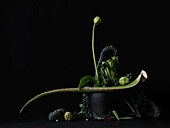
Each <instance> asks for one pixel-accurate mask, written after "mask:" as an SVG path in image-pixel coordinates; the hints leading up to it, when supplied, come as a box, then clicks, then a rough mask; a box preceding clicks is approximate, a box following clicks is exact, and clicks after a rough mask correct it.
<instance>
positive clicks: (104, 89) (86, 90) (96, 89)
mask: <svg viewBox="0 0 170 128" xmlns="http://www.w3.org/2000/svg"><path fill="white" fill-rule="evenodd" d="M142 77H143V78H144V79H147V73H146V72H145V71H144V70H142V71H141V72H140V74H139V76H138V77H137V78H136V79H135V80H134V81H132V82H131V83H130V84H128V85H124V86H115V87H88V88H81V89H78V88H63V89H55V90H50V91H47V92H44V93H40V94H38V95H37V96H35V97H33V98H32V99H30V100H29V101H28V102H27V103H26V104H25V105H24V106H23V107H22V108H21V110H20V113H22V111H23V110H24V109H25V108H26V107H27V106H28V105H29V104H30V103H32V102H33V101H35V100H37V99H39V98H41V97H44V96H47V95H50V94H54V93H63V92H67V93H68V92H78V93H95V92H113V91H116V90H121V89H128V88H132V87H134V86H136V85H137V84H138V83H139V82H140V80H141V78H142Z"/></svg>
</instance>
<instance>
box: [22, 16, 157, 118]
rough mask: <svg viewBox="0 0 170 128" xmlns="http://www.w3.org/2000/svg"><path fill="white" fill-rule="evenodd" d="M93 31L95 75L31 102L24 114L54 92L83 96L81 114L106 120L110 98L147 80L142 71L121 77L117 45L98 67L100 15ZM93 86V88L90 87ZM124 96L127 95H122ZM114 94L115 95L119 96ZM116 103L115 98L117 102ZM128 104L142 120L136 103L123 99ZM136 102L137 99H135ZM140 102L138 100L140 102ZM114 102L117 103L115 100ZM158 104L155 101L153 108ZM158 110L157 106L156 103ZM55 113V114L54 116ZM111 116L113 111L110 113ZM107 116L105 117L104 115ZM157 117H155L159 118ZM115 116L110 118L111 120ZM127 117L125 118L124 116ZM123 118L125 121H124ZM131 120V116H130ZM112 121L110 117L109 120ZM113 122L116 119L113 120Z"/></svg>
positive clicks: (103, 54) (42, 94)
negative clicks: (96, 45)
mask: <svg viewBox="0 0 170 128" xmlns="http://www.w3.org/2000/svg"><path fill="white" fill-rule="evenodd" d="M93 22H94V25H93V31H92V53H93V60H94V67H95V76H90V75H86V76H84V77H82V78H81V79H80V83H79V85H78V87H77V88H62V89H55V90H50V91H47V92H44V93H41V94H38V95H37V96H35V97H33V98H32V99H30V100H29V101H28V102H27V103H26V104H25V105H24V106H23V107H22V108H21V110H20V113H21V112H22V111H23V110H24V109H25V108H26V107H27V106H28V105H29V104H30V103H32V102H33V101H35V100H37V99H39V98H41V97H44V96H46V95H49V94H54V93H64V92H67V93H69V92H77V93H83V103H82V104H81V105H80V107H81V111H80V112H79V113H78V114H77V115H83V117H84V118H90V117H92V115H93V117H94V118H95V119H104V118H106V117H107V116H106V115H105V114H107V112H108V110H109V109H110V108H109V107H108V106H110V105H111V104H109V102H110V101H109V102H106V101H107V99H110V98H109V97H110V96H111V95H112V96H113V94H114V93H115V95H117V94H118V93H119V92H120V91H121V90H127V89H128V90H129V88H132V87H135V86H136V85H137V84H138V83H139V82H140V80H142V79H147V73H146V72H145V71H144V70H142V71H141V72H140V73H139V75H138V76H137V77H136V78H135V79H134V78H132V75H131V74H127V75H126V76H122V77H119V76H118V73H117V65H118V56H117V49H116V48H115V47H114V46H112V45H111V46H106V47H105V48H104V49H103V51H102V52H101V54H100V58H99V61H98V64H96V58H95V52H94V32H95V27H96V26H97V25H98V24H100V23H101V18H100V17H99V16H97V17H95V18H94V20H93ZM108 51H112V54H110V57H106V55H105V54H106V53H107V52H108ZM89 83H90V86H89ZM121 93H124V92H121ZM115 95H114V96H115ZM114 100H115V99H114ZM123 101H124V103H125V104H126V106H128V108H129V109H130V110H131V111H132V112H133V114H135V115H136V116H137V115H138V116H139V117H140V114H139V113H138V108H137V107H135V105H136V103H130V102H129V101H127V100H126V99H123ZM134 101H135V100H134ZM137 101H138V100H137ZM113 102H114V101H113ZM153 104H154V103H153V102H152V105H153ZM154 107H156V105H155V104H154ZM156 110H157V111H158V112H157V115H156V116H159V110H158V109H157V107H156V108H155V110H154V111H156ZM60 112H65V111H64V110H63V109H59V110H57V111H55V112H54V113H57V114H58V113H60ZM54 113H51V114H54ZM108 113H109V112H108ZM103 115H104V116H103ZM111 115H112V116H114V117H115V118H116V119H120V117H119V116H118V114H117V112H116V110H112V111H111ZM68 116H69V117H72V116H71V114H70V113H68V112H67V113H66V115H64V118H66V119H67V120H70V119H68V118H67V117H68ZM156 116H155V117H156ZM110 118H111V117H109V119H110ZM123 118H124V117H123ZM123 118H122V119H123ZM126 118H127V117H126ZM107 119H108V118H107ZM111 119H112V118H111Z"/></svg>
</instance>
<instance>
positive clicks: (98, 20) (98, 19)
mask: <svg viewBox="0 0 170 128" xmlns="http://www.w3.org/2000/svg"><path fill="white" fill-rule="evenodd" d="M93 22H94V24H95V25H98V24H100V23H101V22H102V20H101V18H100V17H99V16H96V17H95V18H94V20H93Z"/></svg>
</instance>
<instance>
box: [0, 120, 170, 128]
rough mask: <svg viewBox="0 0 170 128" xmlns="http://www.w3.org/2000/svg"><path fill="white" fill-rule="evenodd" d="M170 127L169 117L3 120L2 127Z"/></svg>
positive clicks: (0, 125) (0, 126) (0, 127)
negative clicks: (96, 119) (117, 119)
mask: <svg viewBox="0 0 170 128" xmlns="http://www.w3.org/2000/svg"><path fill="white" fill-rule="evenodd" d="M15 127H16V128H113V127H114V128H125V127H126V128H127V127H128V128H169V127H170V119H169V118H158V119H135V120H121V121H111V122H105V121H95V120H89V121H88V122H86V121H85V120H80V121H70V122H64V121H59V122H49V121H45V120H38V121H9V122H1V123H0V128H15Z"/></svg>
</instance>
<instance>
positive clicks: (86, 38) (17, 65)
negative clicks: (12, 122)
mask: <svg viewBox="0 0 170 128" xmlns="http://www.w3.org/2000/svg"><path fill="white" fill-rule="evenodd" d="M97 15H98V16H100V17H101V19H102V24H100V25H99V26H97V27H96V32H95V53H96V59H98V57H99V54H100V52H101V50H102V49H103V48H104V47H105V46H106V45H110V44H112V45H114V46H116V48H117V49H118V55H119V61H120V72H121V73H122V75H123V74H127V73H129V72H139V71H140V70H142V69H144V70H145V71H146V72H147V73H148V78H149V79H148V81H147V82H146V83H145V84H144V88H145V91H146V93H147V95H148V96H149V97H151V99H153V100H154V101H155V102H156V104H158V106H159V107H160V108H161V109H162V112H163V114H164V115H166V116H167V115H168V113H169V111H168V104H169V103H168V101H169V89H170V88H169V76H170V75H169V64H170V61H169V26H168V22H169V21H168V16H169V15H168V7H167V3H163V2H162V3H159V2H150V3H149V2H137V3H136V2H135V3H134V2H132V3H129V2H125V3H124V2H122V3H116V2H110V3H108V2H105V1H103V2H100V1H96V0H93V1H91V0H78V1H72V0H50V1H48V0H31V1H29V0H2V1H1V2H0V63H1V65H0V75H1V77H0V102H1V104H0V113H1V116H0V118H1V119H2V120H9V119H17V118H20V117H21V115H20V114H19V110H20V108H21V107H22V105H23V104H24V103H25V102H26V101H28V100H29V99H30V98H32V97H33V96H35V95H37V94H39V93H41V92H44V91H47V90H51V89H57V88H66V87H77V86H78V84H79V80H80V78H81V77H82V76H84V75H94V72H95V71H94V65H93V58H92V50H91V34H92V26H93V18H94V17H95V16H97ZM66 102H68V105H70V104H72V107H74V108H75V109H78V103H81V94H60V95H55V96H48V97H46V98H44V99H41V100H39V102H36V103H33V104H32V106H30V108H29V107H28V108H27V110H26V111H25V112H24V113H23V115H24V114H25V115H26V114H28V115H29V114H30V113H35V112H37V113H38V114H40V113H41V114H44V115H46V114H47V113H48V112H51V111H53V110H54V109H55V108H56V107H62V105H65V106H67V107H68V105H66ZM76 107H77V108H76ZM33 115H34V114H33ZM35 118H36V119H37V118H38V117H35Z"/></svg>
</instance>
